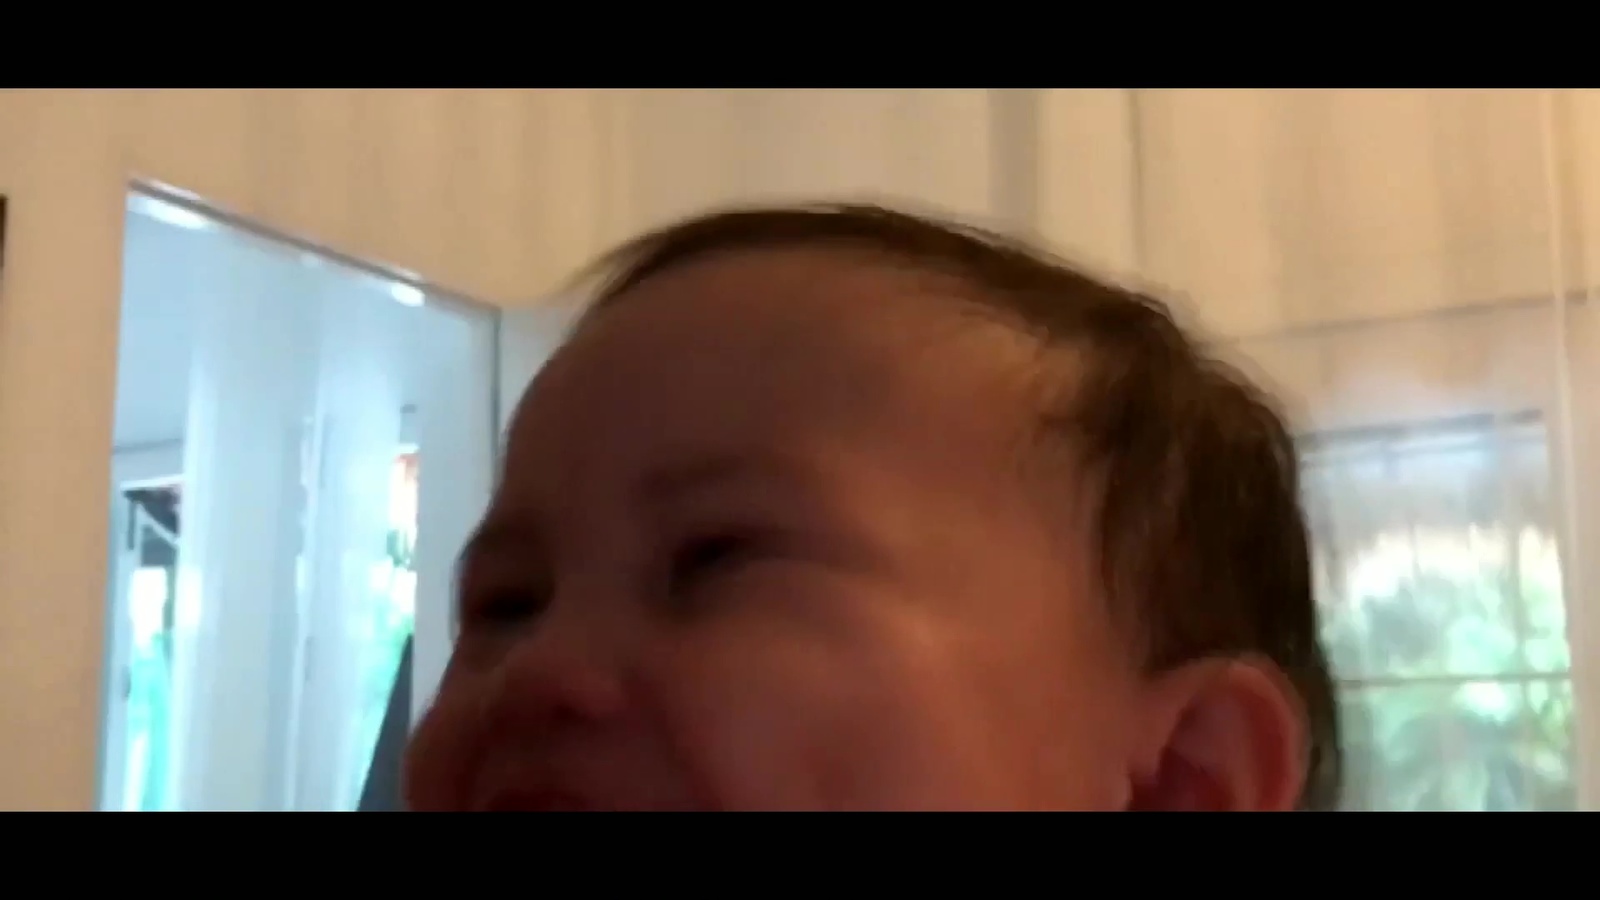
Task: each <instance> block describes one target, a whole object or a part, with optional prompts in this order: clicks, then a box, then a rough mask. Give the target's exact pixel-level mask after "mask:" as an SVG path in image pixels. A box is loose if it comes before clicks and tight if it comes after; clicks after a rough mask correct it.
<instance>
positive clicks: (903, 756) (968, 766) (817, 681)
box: [658, 619, 995, 809]
mask: <svg viewBox="0 0 1600 900" xmlns="http://www.w3.org/2000/svg"><path fill="white" fill-rule="evenodd" d="M926 649H927V648H925V647H922V646H921V642H920V641H917V640H915V639H912V638H910V637H908V636H907V635H906V634H905V633H902V632H900V631H898V630H895V629H886V628H885V627H884V626H883V624H882V623H876V622H872V621H870V619H868V620H865V621H863V620H855V621H851V622H840V623H839V624H838V625H837V626H835V627H833V628H825V629H819V628H805V629H790V630H787V631H778V630H771V631H768V630H766V629H763V628H761V627H750V628H748V629H741V633H740V634H739V635H734V634H732V633H728V634H723V635H719V637H718V640H717V641H716V642H715V643H714V644H713V643H712V642H710V641H705V642H698V643H697V645H696V646H694V647H686V648H684V652H682V653H681V654H680V655H678V656H677V658H676V659H674V660H673V661H672V663H671V665H668V666H664V667H663V668H662V669H661V670H660V672H661V677H660V679H659V681H658V685H659V690H660V698H661V699H660V703H661V708H662V709H663V710H666V711H667V715H668V717H669V719H670V720H671V725H670V727H671V728H672V729H673V731H674V732H675V734H676V735H677V737H678V743H679V746H681V747H682V748H683V750H684V753H685V755H686V756H687V757H688V762H689V764H690V765H691V766H692V767H693V768H694V769H695V770H696V773H697V775H698V777H699V778H701V779H702V780H703V782H704V783H706V784H707V785H708V786H710V788H711V789H712V791H713V792H714V793H715V795H716V796H717V797H718V799H719V800H720V802H721V803H722V804H723V805H725V806H727V807H730V808H736V809H919V808H946V807H964V806H973V805H979V806H981V805H985V803H986V801H985V799H984V798H986V797H990V796H992V795H993V793H994V786H993V785H991V784H989V781H990V777H989V776H988V775H987V774H985V773H987V772H990V771H992V770H994V768H995V766H994V765H993V763H994V762H995V760H993V759H991V758H989V757H988V756H987V755H986V749H987V741H986V740H984V738H983V737H982V733H981V729H980V728H979V727H978V720H981V718H982V714H981V711H980V710H974V709H972V708H971V707H970V705H969V704H968V703H967V702H966V699H967V698H965V697H964V696H963V692H962V690H961V687H960V686H959V685H953V684H952V681H953V680H952V679H951V678H950V677H949V669H948V667H945V666H942V665H941V662H942V661H941V660H939V659H938V658H937V657H930V656H928V654H927V653H926V652H925V651H926ZM952 687H953V690H952V689H951V688H952Z"/></svg>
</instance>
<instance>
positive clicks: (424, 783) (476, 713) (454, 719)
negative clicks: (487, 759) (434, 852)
mask: <svg viewBox="0 0 1600 900" xmlns="http://www.w3.org/2000/svg"><path fill="white" fill-rule="evenodd" d="M477 690H478V687H477V686H476V685H475V682H474V679H473V678H471V677H460V676H450V677H447V678H446V680H445V682H444V684H442V685H441V686H440V690H439V694H438V696H437V697H436V698H435V699H434V702H433V705H432V706H431V707H429V709H428V711H427V713H425V714H424V715H423V718H422V721H421V722H419V723H418V724H417V727H416V729H415V730H413V732H412V735H411V740H410V743H409V744H408V745H407V747H406V755H405V777H404V788H405V799H406V805H407V808H408V809H411V810H414V811H424V812H427V811H450V810H461V809H463V808H464V807H465V806H466V804H467V802H468V792H469V790H470V788H471V778H472V772H473V767H474V765H475V764H476V761H477V759H478V758H479V757H480V756H481V755H482V754H481V747H480V745H481V742H482V737H483V725H484V719H483V716H482V714H481V709H482V704H481V702H480V697H479V694H478V693H477Z"/></svg>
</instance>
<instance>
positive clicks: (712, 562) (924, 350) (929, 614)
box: [407, 251, 1139, 810]
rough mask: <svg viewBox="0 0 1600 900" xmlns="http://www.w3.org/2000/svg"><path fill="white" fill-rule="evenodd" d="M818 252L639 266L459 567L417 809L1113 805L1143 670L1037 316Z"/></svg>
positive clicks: (552, 395)
mask: <svg viewBox="0 0 1600 900" xmlns="http://www.w3.org/2000/svg"><path fill="white" fill-rule="evenodd" d="M948 290H950V286H949V285H946V284H943V283H941V282H940V281H939V280H937V279H932V278H928V277H924V276H918V275H915V274H911V273H907V272H904V271H898V270H896V269H893V268H890V267H887V266H882V265H873V264H870V263H868V262H864V261H863V262H855V261H852V260H851V259H849V258H845V257H841V256H839V255H837V254H829V253H824V252H801V251H785V252H768V253H749V254H743V255H736V256H728V257H725V258H718V259H713V260H708V261H705V262H701V263H696V264H691V265H687V266H685V267H683V268H681V269H677V270H673V271H669V272H667V273H664V274H662V275H659V276H656V277H653V278H650V279H648V280H647V281H646V282H644V283H643V284H641V285H639V286H637V287H635V288H633V289H631V290H629V291H628V292H627V294H626V296H624V297H622V298H620V299H619V301H618V303H617V304H616V305H615V306H614V307H613V308H611V309H609V310H607V311H606V312H604V313H603V314H601V315H600V316H599V317H598V318H596V319H595V320H593V321H592V322H591V323H590V324H589V325H588V326H587V327H586V328H585V329H584V330H583V331H582V332H581V333H580V334H579V335H578V336H577V337H576V338H575V339H574V340H573V341H572V342H571V343H570V344H569V345H568V346H567V347H565V348H564V349H563V350H562V351H561V352H560V353H559V354H558V355H557V356H556V358H555V359H553V360H552V361H551V363H550V364H549V365H548V366H547V367H546V368H545V370H544V371H543V372H541V374H540V375H539V377H538V379H537V381H536V383H535V385H534V386H533V387H532V388H531V389H530V390H529V392H528V394H527V396H525V397H524V398H523V401H522V404H521V407H520V409H519V411H518V414H517V417H516V420H515V423H514V424H513V426H512V429H511V434H510V438H509V446H508V449H507V456H506V469H505V473H504V479H503V481H502V483H501V484H500V486H499V489H498V491H497V492H496V494H495V497H494V501H493V504H492V507H491V509H490V510H489V512H488V514H487V515H486V517H485V519H484V521H483V524H482V527H481V529H480V531H479V533H478V535H477V537H476V538H475V539H474V540H473V542H472V543H471V545H470V546H469V547H468V549H467V551H466V553H465V556H464V558H463V560H462V583H461V597H460V602H461V632H460V637H459V640H458V643H457V645H456V650H455V656H454V658H453V660H452V661H451V664H450V667H449V671H448V672H447V674H446V676H445V678H444V682H443V684H442V686H441V688H440V691H439V695H438V698H437V700H436V702H435V704H434V706H433V708H432V710H431V711H430V712H429V713H428V715H427V716H426V718H425V719H424V720H423V721H422V723H421V724H420V725H419V727H418V729H417V733H416V736H415V738H414V740H413V744H412V747H411V750H410V754H409V759H408V766H407V794H408V799H409V802H410V804H411V806H412V808H414V809H421V810H434V809H560V808H579V809H590V808H599V809H707V808H710V809H913V810H914V809H984V808H997V809H998V808H1007V809H1025V808H1116V807H1120V806H1121V805H1123V804H1124V803H1125V802H1126V800H1127V797H1126V786H1125V782H1126V777H1125V776H1126V774H1127V770H1126V760H1127V755H1128V752H1129V749H1128V748H1129V746H1130V744H1131V742H1132V741H1133V740H1134V735H1133V731H1134V730H1136V727H1135V723H1134V722H1133V721H1132V717H1131V713H1130V710H1132V709H1134V708H1135V706H1136V696H1135V695H1136V694H1137V691H1138V682H1139V679H1138V677H1137V674H1136V672H1135V671H1134V668H1133V666H1132V665H1131V662H1130V659H1129V655H1128V654H1127V653H1126V651H1125V649H1124V648H1125V644H1124V642H1122V641H1121V640H1119V638H1118V634H1117V632H1116V629H1115V628H1114V627H1113V624H1112V622H1111V621H1110V620H1109V617H1108V615H1107V614H1106V612H1105V610H1104V607H1103V604H1102V602H1101V600H1100V598H1099V597H1098V596H1096V595H1095V593H1094V591H1093V589H1092V584H1093V578H1092V573H1093V572H1094V571H1095V567H1094V566H1093V565H1092V564H1091V561H1090V559H1089V557H1088V552H1087V551H1088V542H1087V540H1086V539H1085V538H1084V535H1083V534H1082V533H1081V531H1079V530H1077V529H1075V527H1074V524H1073V522H1074V519H1075V517H1074V516H1072V515H1070V514H1065V513H1061V512H1059V511H1060V510H1065V509H1070V508H1071V507H1072V506H1073V505H1074V504H1073V503H1072V499H1073V498H1072V497H1071V496H1070V494H1069V493H1068V492H1067V491H1066V490H1064V489H1063V490H1061V491H1059V492H1057V493H1055V494H1051V493H1050V492H1049V491H1047V490H1043V489H1041V486H1040V485H1041V483H1043V482H1042V480H1041V479H1036V478H1032V477H1030V475H1029V474H1028V472H1027V471H1026V467H1025V464H1024V460H1025V459H1026V454H1025V453H1024V452H1023V448H1024V441H1026V440H1027V438H1026V436H1025V433H1024V426H1025V425H1026V423H1027V422H1028V418H1027V415H1028V407H1029V402H1028V396H1027V385H1028V381H1027V377H1026V373H1027V371H1028V365H1029V362H1030V360H1031V359H1032V358H1033V352H1034V351H1033V348H1032V347H1030V346H1029V345H1028V344H1027V343H1026V341H1025V340H1024V339H1023V338H1022V337H1021V336H1018V335H1013V334H1011V333H1010V332H1009V331H1007V330H1006V329H1003V328H1000V327H998V326H995V325H993V324H988V323H985V322H984V321H983V320H982V319H981V318H977V317H968V316H963V315H962V313H961V312H959V310H960V307H959V306H957V305H956V304H950V310H951V311H950V313H949V314H948V315H947V314H946V313H945V312H944V311H943V309H942V307H941V305H940V303H939V302H938V301H936V300H931V299H930V298H929V297H927V296H925V295H926V294H928V293H930V292H931V293H938V292H940V291H948Z"/></svg>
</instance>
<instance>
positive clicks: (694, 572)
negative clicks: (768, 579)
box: [669, 533, 760, 593]
mask: <svg viewBox="0 0 1600 900" xmlns="http://www.w3.org/2000/svg"><path fill="white" fill-rule="evenodd" d="M759 552H760V546H759V545H758V544H757V542H756V541H755V539H754V538H752V537H751V536H748V535H742V534H737V533H725V534H710V535H706V536H704V537H699V538H695V539H694V540H691V541H688V542H687V543H685V544H684V545H683V546H682V547H680V548H678V551H677V552H676V553H675V554H673V557H672V569H671V572H670V575H669V578H670V581H671V588H672V590H673V592H675V593H676V592H678V591H681V590H687V589H689V588H692V587H694V586H695V584H696V583H698V582H700V581H702V580H704V579H705V578H707V577H709V576H712V575H716V574H720V573H722V572H725V571H728V570H729V569H731V568H733V567H736V566H739V565H742V564H744V563H747V562H749V561H750V560H751V559H754V558H755V557H756V556H757V555H758V553H759Z"/></svg>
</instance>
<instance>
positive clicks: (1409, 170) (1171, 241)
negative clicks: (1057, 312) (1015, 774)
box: [1135, 90, 1600, 810]
mask: <svg viewBox="0 0 1600 900" xmlns="http://www.w3.org/2000/svg"><path fill="white" fill-rule="evenodd" d="M1576 93H1577V92H1541V91H1465V90H1462V91H1446V90H1408V91H1353V90H1349V91H1347V90H1340V91H1276V90H1274V91H1268V90H1252V91H1138V92H1136V96H1135V102H1136V106H1135V109H1136V117H1137V119H1138V124H1139V128H1138V136H1139V137H1138V147H1137V152H1138V155H1139V160H1140V166H1139V170H1140V174H1141V184H1140V187H1139V190H1138V191H1137V194H1138V196H1139V199H1138V201H1137V205H1138V220H1139V234H1138V239H1137V241H1136V243H1137V244H1138V246H1139V250H1140V260H1139V262H1140V265H1141V268H1142V269H1143V271H1144V272H1145V273H1146V274H1147V275H1149V276H1151V277H1152V278H1153V279H1154V280H1155V281H1157V282H1158V283H1160V284H1162V285H1166V286H1171V287H1175V288H1177V289H1179V290H1180V291H1182V292H1184V294H1183V296H1184V297H1185V302H1184V304H1183V308H1184V310H1185V312H1186V313H1188V314H1192V315H1193V316H1194V317H1195V318H1196V319H1197V320H1198V321H1199V322H1200V323H1201V324H1202V325H1203V326H1205V328H1206V329H1207V330H1209V332H1210V333H1211V334H1213V335H1215V336H1217V337H1218V338H1219V339H1220V340H1221V341H1222V343H1223V344H1224V346H1225V347H1226V348H1227V351H1228V352H1229V353H1230V354H1231V355H1233V356H1234V357H1235V358H1236V359H1238V360H1239V361H1240V362H1241V364H1243V365H1244V366H1245V367H1246V368H1247V369H1249V370H1251V371H1252V372H1254V373H1255V374H1256V375H1258V376H1259V377H1262V378H1263V379H1265V380H1267V381H1268V382H1270V383H1271V384H1273V385H1274V386H1275V387H1276V388H1278V389H1279V390H1280V391H1281V393H1282V394H1283V395H1284V396H1285V398H1286V399H1287V400H1288V402H1289V404H1290V406H1291V409H1292V411H1293V412H1294V413H1295V415H1296V425H1297V427H1298V428H1299V429H1300V432H1301V435H1302V446H1303V452H1304V460H1305V465H1306V500H1307V506H1308V510H1309V512H1310V515H1311V517H1312V530H1313V535H1314V542H1315V545H1316V547H1315V549H1316V561H1317V578H1318V591H1319V602H1320V603H1321V605H1322V608H1323V617H1324V623H1325V625H1324V628H1325V638H1326V640H1327V641H1328V643H1329V646H1330V649H1331V651H1332V654H1333V657H1334V662H1335V667H1336V674H1337V676H1338V678H1339V680H1340V683H1341V687H1342V692H1341V693H1342V697H1343V700H1344V707H1345V710H1344V711H1345V722H1346V742H1347V746H1348V749H1349V752H1350V761H1351V778H1350V785H1349V791H1348V795H1347V806H1349V807H1350V808H1356V809H1365V808H1375V809H1404V810H1428V809H1464V810H1500V809H1568V808H1573V807H1584V808H1594V807H1597V806H1600V783H1597V782H1596V776H1597V774H1600V773H1597V771H1596V769H1595V764H1594V762H1593V758H1594V757H1596V756H1597V755H1600V754H1597V753H1596V751H1597V750H1600V747H1596V745H1595V743H1594V739H1595V738H1596V737H1600V732H1597V731H1596V730H1595V726H1596V725H1600V691H1597V685H1596V684H1595V682H1594V681H1593V673H1592V672H1591V671H1588V670H1587V669H1586V667H1585V662H1586V658H1587V656H1588V654H1586V653H1585V648H1594V647H1595V646H1596V644H1595V642H1596V635H1595V626H1594V625H1593V624H1590V623H1591V622H1593V621H1594V620H1595V616H1594V614H1593V613H1592V612H1591V611H1590V602H1589V598H1590V597H1591V596H1592V593H1593V592H1592V590H1591V589H1590V586H1591V585H1593V584H1595V581H1594V576H1595V575H1596V574H1597V573H1595V572H1593V571H1589V570H1587V568H1586V567H1587V566H1589V565H1591V564H1590V563H1588V562H1587V561H1588V560H1589V559H1591V558H1593V557H1594V556H1595V554H1594V553H1593V552H1592V549H1591V545H1592V544H1593V543H1594V541H1595V540H1596V538H1597V534H1596V532H1595V531H1594V528H1593V525H1592V524H1590V520H1591V519H1592V515H1593V513H1594V512H1595V511H1597V509H1600V508H1597V507H1596V506H1595V497H1596V495H1595V494H1594V493H1593V488H1592V487H1591V486H1592V485H1594V484H1595V483H1597V481H1600V463H1597V462H1592V461H1590V460H1591V457H1593V454H1589V453H1585V452H1583V450H1582V448H1583V447H1585V446H1588V445H1589V444H1590V443H1592V438H1591V434H1595V433H1600V431H1597V426H1600V416H1597V409H1596V408H1595V404H1594V403H1593V402H1592V401H1584V400H1583V399H1582V398H1583V394H1584V392H1585V391H1586V390H1587V388H1586V387H1585V385H1587V384H1588V383H1590V382H1592V380H1593V376H1594V374H1595V373H1594V372H1593V371H1592V370H1590V369H1589V366H1592V365H1593V363H1592V362H1591V360H1592V359H1594V358H1595V357H1594V354H1595V353H1596V352H1600V344H1596V343H1595V341H1594V338H1593V336H1592V335H1591V334H1590V332H1592V331H1593V327H1592V324H1591V322H1592V314H1591V311H1590V306H1589V304H1588V303H1587V295H1588V293H1589V291H1590V289H1591V288H1592V287H1593V285H1592V284H1591V282H1593V281H1595V280H1596V278H1595V276H1594V275H1592V274H1590V273H1589V272H1588V271H1587V268H1588V267H1587V266H1586V265H1585V260H1584V256H1585V254H1584V253H1583V252H1582V248H1585V247H1586V246H1587V243H1588V242H1586V241H1585V240H1584V236H1583V233H1582V228H1581V226H1580V223H1581V221H1582V216H1581V215H1579V213H1580V212H1582V209H1583V207H1584V206H1585V200H1584V196H1585V191H1584V189H1583V186H1582V185H1581V184H1580V183H1579V179H1578V177H1577V174H1576V173H1578V172H1579V171H1580V170H1582V169H1583V168H1584V167H1593V163H1592V162H1590V161H1589V160H1588V158H1587V157H1586V156H1585V155H1584V154H1582V153H1579V152H1577V148H1578V145H1577V144H1576V143H1575V141H1576V140H1577V137H1576V132H1575V130H1574V125H1573V122H1574V116H1575V115H1576V112H1575V109H1576V106H1575V104H1576V103H1578V102H1579V100H1581V99H1582V98H1577V97H1575V95H1576ZM1574 396H1576V397H1577V398H1578V399H1577V402H1574V401H1573V398H1574ZM1586 738H1587V740H1586ZM1580 747H1585V748H1587V751H1586V752H1585V751H1583V750H1580V749H1579V748H1580Z"/></svg>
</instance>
